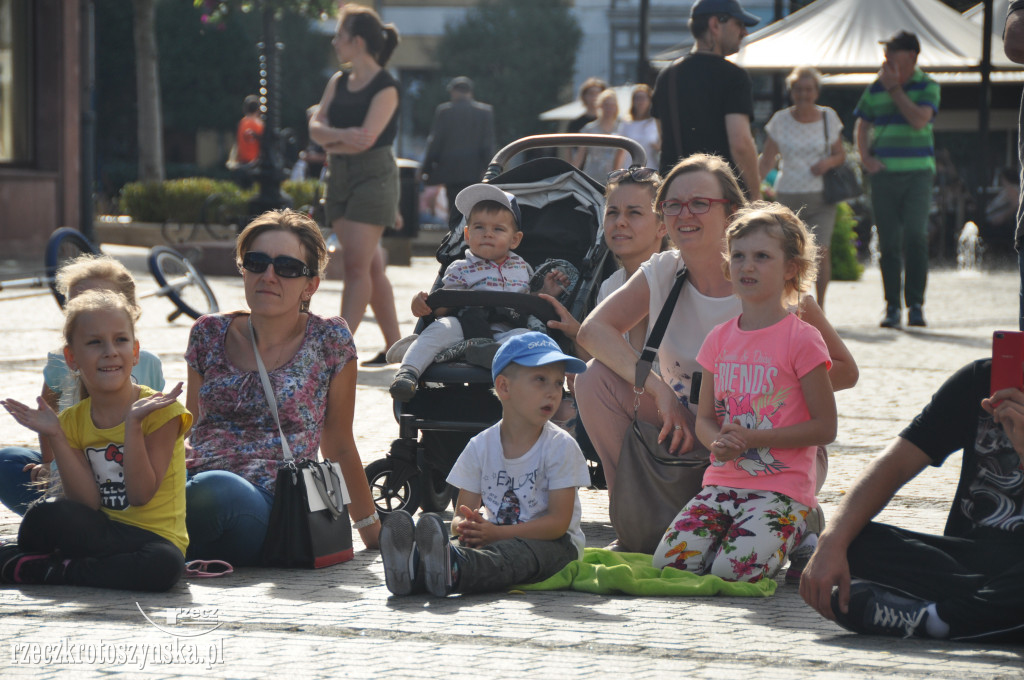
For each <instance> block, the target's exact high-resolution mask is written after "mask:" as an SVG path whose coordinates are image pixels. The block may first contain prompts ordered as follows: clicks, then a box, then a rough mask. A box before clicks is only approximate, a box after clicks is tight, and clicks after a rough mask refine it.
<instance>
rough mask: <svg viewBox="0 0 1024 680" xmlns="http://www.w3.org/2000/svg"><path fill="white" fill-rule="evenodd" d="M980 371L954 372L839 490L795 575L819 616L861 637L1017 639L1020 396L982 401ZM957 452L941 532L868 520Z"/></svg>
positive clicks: (1021, 587) (979, 365) (1022, 452)
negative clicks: (828, 519) (833, 511)
mask: <svg viewBox="0 0 1024 680" xmlns="http://www.w3.org/2000/svg"><path fill="white" fill-rule="evenodd" d="M991 368H992V362H991V360H988V359H985V360H981V361H976V362H973V363H970V364H968V365H967V366H965V367H963V368H961V369H960V370H959V371H957V372H956V373H955V374H954V375H953V376H952V377H951V378H949V380H947V381H946V382H945V384H943V386H942V387H941V388H939V391H938V392H936V393H935V395H934V396H933V397H932V400H931V403H929V404H928V406H927V407H925V409H924V410H923V411H922V412H921V413H920V414H919V415H918V416H917V417H916V418H914V420H913V422H911V424H910V425H909V426H908V427H907V428H906V429H904V430H903V432H901V433H900V435H899V436H898V437H897V438H896V440H895V441H894V442H893V443H892V444H890V445H889V448H888V449H886V451H885V452H884V453H883V454H882V455H881V456H879V457H878V458H876V459H875V460H874V461H872V462H871V464H870V465H869V466H868V467H867V469H866V470H864V472H863V473H861V475H860V477H859V478H858V479H857V481H856V482H855V483H854V485H853V488H852V489H851V490H850V492H849V493H848V494H846V495H845V496H844V497H843V501H842V503H841V504H840V506H839V511H838V512H837V515H836V517H835V519H834V520H833V521H832V523H830V524H829V526H828V528H827V529H826V530H825V531H824V532H823V533H822V535H821V537H820V539H819V541H818V547H817V550H816V551H815V553H814V556H813V557H812V558H811V561H810V563H808V565H807V568H806V569H805V570H804V572H803V576H802V578H801V580H800V595H801V596H802V597H803V598H804V601H806V602H807V603H808V604H809V605H811V606H812V607H814V608H815V609H816V610H817V611H818V612H819V613H820V614H821V615H822V616H825V617H826V618H829V619H833V620H835V621H836V622H837V623H839V624H840V625H841V626H843V627H844V628H847V629H849V630H852V631H854V632H857V633H866V634H872V635H896V636H901V637H909V636H911V635H914V636H918V637H931V638H950V639H959V640H966V639H981V638H986V639H990V640H1004V641H1014V642H1018V643H1019V642H1021V641H1024V393H1022V392H1020V391H1019V390H1016V389H1003V390H999V391H998V392H996V393H995V394H992V395H991V397H990V395H989V392H990V389H989V385H990V375H991ZM959 450H962V451H963V461H962V464H961V469H960V482H959V484H958V486H957V490H956V496H955V498H954V499H953V504H952V507H951V508H950V511H949V517H948V518H947V520H946V528H945V531H944V534H943V535H942V536H934V535H929V534H920V533H915V532H913V531H908V530H906V529H901V528H898V527H893V526H889V525H886V524H880V523H877V522H873V521H871V519H872V518H873V517H874V516H875V515H876V514H878V513H879V512H881V510H882V509H883V508H884V507H885V506H886V505H887V504H888V503H889V501H890V500H891V499H892V498H893V496H894V495H895V494H896V492H897V491H899V489H900V487H902V486H903V485H904V484H906V483H907V482H909V481H910V480H911V479H913V478H914V477H915V476H917V474H918V473H920V472H921V471H922V470H924V469H925V467H927V466H928V465H934V466H939V465H942V464H943V462H945V460H946V459H947V458H948V457H949V456H950V455H951V454H953V453H955V452H956V451H959ZM851 577H853V579H863V580H853V581H851ZM833 588H836V589H835V590H833Z"/></svg>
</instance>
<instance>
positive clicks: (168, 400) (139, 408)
mask: <svg viewBox="0 0 1024 680" xmlns="http://www.w3.org/2000/svg"><path fill="white" fill-rule="evenodd" d="M181 388H182V383H180V382H179V383H178V384H177V385H175V386H174V389H173V390H171V391H170V392H168V393H167V394H164V393H163V392H157V393H156V394H151V395H150V396H148V397H145V398H144V399H139V400H138V401H136V402H135V403H134V404H132V407H131V410H130V411H128V418H127V420H132V419H135V420H136V421H138V422H142V419H143V418H145V417H146V416H148V415H149V414H150V413H153V412H154V411H159V410H160V409H162V408H163V407H165V406H169V405H171V404H173V403H174V402H175V401H177V400H178V397H179V396H181Z"/></svg>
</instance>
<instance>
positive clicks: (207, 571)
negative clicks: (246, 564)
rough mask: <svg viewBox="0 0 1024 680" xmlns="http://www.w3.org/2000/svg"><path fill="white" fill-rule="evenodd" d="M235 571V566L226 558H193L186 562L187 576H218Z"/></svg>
mask: <svg viewBox="0 0 1024 680" xmlns="http://www.w3.org/2000/svg"><path fill="white" fill-rule="evenodd" d="M234 571H235V568H234V567H232V566H231V565H230V564H228V563H227V562H225V561H224V560H192V561H191V562H186V563H185V577H186V578H216V577H218V576H227V575H228V574H230V573H233V572H234Z"/></svg>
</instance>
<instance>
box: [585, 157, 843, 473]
mask: <svg viewBox="0 0 1024 680" xmlns="http://www.w3.org/2000/svg"><path fill="white" fill-rule="evenodd" d="M745 205H746V199H745V198H744V196H743V191H742V190H741V189H740V186H739V183H738V182H737V181H736V176H735V174H734V173H733V171H732V169H731V168H730V167H729V164H728V163H727V162H726V161H725V160H724V159H723V158H721V157H720V156H714V155H709V154H694V155H692V156H689V157H688V158H686V159H684V160H682V161H680V162H679V163H678V164H676V166H675V167H673V168H672V170H671V171H670V172H669V173H668V176H667V177H665V179H664V180H663V181H662V183H661V186H660V187H659V188H658V193H657V196H656V198H655V206H656V210H657V213H658V215H659V216H661V217H662V219H663V220H664V223H665V227H666V229H667V231H668V236H669V238H670V239H671V240H672V243H673V244H674V245H675V247H676V249H675V250H667V251H665V252H662V253H656V254H654V255H653V256H652V257H651V258H650V259H649V260H647V261H646V262H644V263H643V264H642V265H641V266H640V269H639V271H638V273H636V274H635V275H634V276H632V277H630V279H629V280H628V281H627V282H626V284H625V285H624V286H622V287H621V288H619V289H618V290H616V291H615V292H614V293H612V294H611V295H610V296H609V297H608V298H607V299H606V300H604V301H603V302H602V303H601V304H600V305H598V307H597V308H596V309H595V310H594V311H593V312H591V314H590V315H589V316H588V317H587V318H586V319H585V320H584V322H583V325H582V326H581V327H580V329H579V333H578V335H577V343H578V344H579V345H581V346H582V347H583V348H584V349H585V350H586V351H587V352H589V353H590V354H591V355H592V356H593V357H594V360H593V361H591V362H590V366H589V368H588V369H587V371H586V373H581V374H580V375H579V376H578V377H577V378H576V400H577V404H578V406H579V412H580V417H581V418H582V419H583V424H584V425H585V426H586V429H587V432H588V434H589V435H590V439H591V441H592V442H593V444H594V448H595V449H596V451H597V453H598V456H600V458H601V464H602V468H603V469H604V473H605V479H606V480H607V482H608V489H609V492H610V493H611V492H612V490H613V488H614V485H615V476H616V469H617V467H618V462H619V452H620V449H621V447H622V441H623V437H624V435H625V433H626V430H627V428H628V427H629V426H630V423H631V422H632V418H633V402H634V392H633V380H634V374H635V371H636V362H637V354H636V351H635V350H634V348H633V347H632V346H631V345H630V343H629V342H627V341H626V339H625V338H624V337H623V334H624V333H626V332H627V331H629V330H630V329H631V328H633V327H635V326H636V325H637V324H638V323H640V322H641V321H642V320H643V319H644V318H645V317H646V318H647V319H649V320H651V323H653V320H654V319H657V318H658V315H659V314H660V313H661V308H662V306H663V305H664V303H665V300H666V298H667V297H668V294H669V291H670V290H671V288H672V284H673V283H674V281H675V277H676V274H677V272H679V271H680V270H681V269H682V268H683V267H685V268H686V269H687V271H688V275H687V280H686V283H685V284H684V286H683V289H682V293H681V294H680V296H679V300H678V301H677V303H676V307H675V309H674V311H673V313H672V317H671V320H670V322H669V324H668V329H667V330H666V332H665V336H664V339H663V340H662V342H661V346H660V347H659V349H658V354H657V358H658V361H659V363H660V367H661V375H657V374H655V373H653V372H652V373H651V374H650V375H649V376H648V378H647V382H646V383H645V385H644V393H643V394H642V395H640V411H639V417H640V419H641V420H643V421H645V422H648V423H651V424H653V425H656V426H657V427H659V428H660V437H661V439H662V440H663V441H664V442H666V443H667V444H668V447H669V449H670V450H671V451H673V452H675V453H684V452H688V451H690V450H691V449H693V447H694V446H695V445H696V439H695V437H694V432H693V427H694V420H695V416H696V404H691V403H690V388H691V384H692V381H693V376H694V374H695V373H696V372H698V371H700V366H699V364H698V363H697V359H696V357H697V351H698V350H699V349H700V346H701V344H702V343H703V342H704V338H705V336H706V335H707V334H708V332H710V331H711V329H712V328H714V327H715V326H716V325H718V324H720V323H723V322H725V321H727V320H729V319H731V318H733V317H735V316H737V315H739V313H740V310H741V308H740V303H739V300H738V299H737V298H736V297H735V296H734V295H733V293H732V284H731V283H730V282H729V280H728V279H726V277H725V269H724V268H723V264H724V262H725V260H724V255H723V253H724V252H725V229H726V227H727V226H728V225H729V222H730V220H731V218H732V215H733V213H734V212H735V211H736V210H737V209H739V208H741V207H743V206H745ZM799 313H800V315H801V317H802V318H803V319H804V320H805V321H806V322H808V323H810V324H811V325H813V326H815V327H816V328H818V330H819V331H821V334H822V336H823V337H824V339H825V344H826V346H827V347H828V349H829V354H830V355H831V358H832V370H831V371H830V373H829V376H830V378H831V379H832V385H833V388H835V389H844V388H846V387H851V386H852V385H853V384H854V383H855V382H856V381H857V366H856V363H855V362H854V360H853V357H852V355H851V354H850V353H849V350H847V349H846V347H845V345H843V342H842V340H841V339H840V338H839V335H838V334H837V333H836V331H835V329H834V328H832V326H831V325H830V324H829V323H828V321H827V320H826V319H825V317H824V314H822V312H821V309H820V308H819V307H817V305H815V304H814V301H813V299H811V298H809V297H806V298H804V299H803V300H801V304H800V309H799ZM819 478H823V474H819ZM697 480H698V482H699V476H698V477H697ZM698 490H699V484H698V485H697V486H695V487H694V488H693V493H696V492H697V491H698Z"/></svg>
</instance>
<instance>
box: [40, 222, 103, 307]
mask: <svg viewBox="0 0 1024 680" xmlns="http://www.w3.org/2000/svg"><path fill="white" fill-rule="evenodd" d="M87 253H89V254H92V255H99V254H100V249H99V248H97V247H96V246H94V245H93V244H92V243H90V242H89V239H87V238H86V237H84V236H82V233H81V232H80V231H78V230H77V229H72V228H71V227H61V228H60V229H58V230H57V231H55V232H53V234H51V235H50V239H49V240H48V241H47V242H46V254H45V256H44V258H43V261H44V262H45V264H46V278H47V279H48V283H49V284H50V291H51V292H53V297H54V298H55V299H56V300H57V304H58V305H60V307H61V309H63V308H64V304H65V303H66V302H67V300H65V299H64V296H63V295H61V294H60V293H58V292H57V283H56V276H57V270H58V269H60V268H61V266H63V264H64V263H65V262H67V261H68V260H73V259H74V258H76V257H78V256H79V255H85V254H87Z"/></svg>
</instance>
